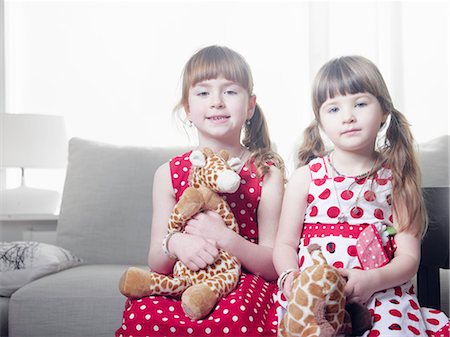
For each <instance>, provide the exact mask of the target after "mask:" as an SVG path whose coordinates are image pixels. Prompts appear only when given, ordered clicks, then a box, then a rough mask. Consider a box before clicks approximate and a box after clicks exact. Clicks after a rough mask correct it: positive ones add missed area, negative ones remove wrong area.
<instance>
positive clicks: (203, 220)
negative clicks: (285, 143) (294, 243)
mask: <svg viewBox="0 0 450 337" xmlns="http://www.w3.org/2000/svg"><path fill="white" fill-rule="evenodd" d="M283 191H284V179H283V175H282V173H281V171H280V170H279V169H278V168H276V167H274V166H271V167H270V171H269V173H268V174H266V176H265V177H264V180H263V188H262V193H261V200H260V202H259V206H258V214H257V217H258V221H257V222H258V233H259V235H258V237H259V239H258V241H259V244H255V243H252V242H250V241H248V240H246V239H245V238H243V237H242V236H240V235H239V234H237V233H236V232H234V231H232V230H230V229H228V228H227V227H226V226H225V224H224V221H223V219H222V218H221V217H220V215H218V214H216V213H215V212H211V211H210V212H206V213H202V214H198V215H197V216H196V217H195V220H194V221H190V222H189V223H188V224H189V225H188V226H187V227H186V232H188V233H191V234H193V235H199V236H203V237H206V238H208V239H210V240H213V241H216V242H217V245H218V247H220V248H222V249H224V250H226V251H227V252H229V253H231V254H233V255H234V256H236V257H237V258H238V259H239V260H240V261H241V263H242V265H243V266H244V267H245V268H246V269H247V270H248V271H250V272H251V273H253V274H256V275H261V276H262V277H264V278H265V279H266V280H273V279H275V278H276V277H277V273H276V271H275V269H274V267H273V262H272V247H273V243H274V238H275V235H276V231H277V228H278V221H279V216H280V211H281V202H282V199H283Z"/></svg>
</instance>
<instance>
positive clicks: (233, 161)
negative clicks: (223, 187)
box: [227, 157, 242, 172]
mask: <svg viewBox="0 0 450 337" xmlns="http://www.w3.org/2000/svg"><path fill="white" fill-rule="evenodd" d="M227 164H228V165H229V166H230V167H231V168H232V169H233V171H236V172H237V171H239V169H240V168H241V166H242V161H241V160H240V159H239V158H237V157H233V158H230V159H229V160H228V162H227Z"/></svg>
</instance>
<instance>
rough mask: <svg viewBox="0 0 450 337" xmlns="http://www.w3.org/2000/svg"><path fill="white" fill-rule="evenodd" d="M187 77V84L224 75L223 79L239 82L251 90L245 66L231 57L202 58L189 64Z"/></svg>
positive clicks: (190, 84)
mask: <svg viewBox="0 0 450 337" xmlns="http://www.w3.org/2000/svg"><path fill="white" fill-rule="evenodd" d="M188 73H189V76H188V78H187V80H188V83H189V86H193V85H195V84H197V83H199V82H202V81H206V80H210V79H214V78H218V77H221V76H222V77H224V78H225V79H227V80H229V81H232V82H236V83H239V84H240V85H241V86H242V87H243V88H246V89H247V90H249V91H251V90H252V88H251V87H250V80H249V76H248V72H247V70H246V68H245V66H244V65H243V64H242V62H240V60H237V59H235V58H232V57H228V58H226V57H220V58H219V57H218V58H213V59H207V58H202V59H199V60H197V62H194V63H193V64H191V67H190V69H189V72H188Z"/></svg>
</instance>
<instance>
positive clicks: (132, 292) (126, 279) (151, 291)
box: [119, 267, 190, 298]
mask: <svg viewBox="0 0 450 337" xmlns="http://www.w3.org/2000/svg"><path fill="white" fill-rule="evenodd" d="M189 286H190V283H189V281H188V280H187V279H179V278H173V277H169V276H166V275H161V274H158V273H155V272H151V271H145V270H142V269H140V268H136V267H130V268H128V269H127V270H126V271H125V272H124V273H123V275H122V277H121V278H120V282H119V289H120V292H121V293H122V294H123V295H125V296H127V297H131V298H141V297H145V296H150V295H161V296H174V297H175V296H180V295H181V294H182V293H183V291H184V290H185V289H186V288H188V287H189Z"/></svg>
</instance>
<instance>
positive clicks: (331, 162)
mask: <svg viewBox="0 0 450 337" xmlns="http://www.w3.org/2000/svg"><path fill="white" fill-rule="evenodd" d="M333 153H334V152H332V153H331V154H329V155H327V158H328V164H330V166H331V168H332V169H333V171H334V172H335V173H336V174H337V175H338V176H342V177H345V176H346V175H345V174H342V173H340V172H339V171H338V170H337V168H336V167H335V166H334V164H333V158H332V154H333ZM377 161H378V157H377V158H376V160H375V162H374V163H373V165H372V167H371V168H370V170H369V171H367V172H364V173H361V174H358V175H357V176H355V178H356V179H357V180H360V179H364V178H367V177H368V176H369V175H370V174H371V173H372V170H373V169H374V167H375V164H376V163H377Z"/></svg>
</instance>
